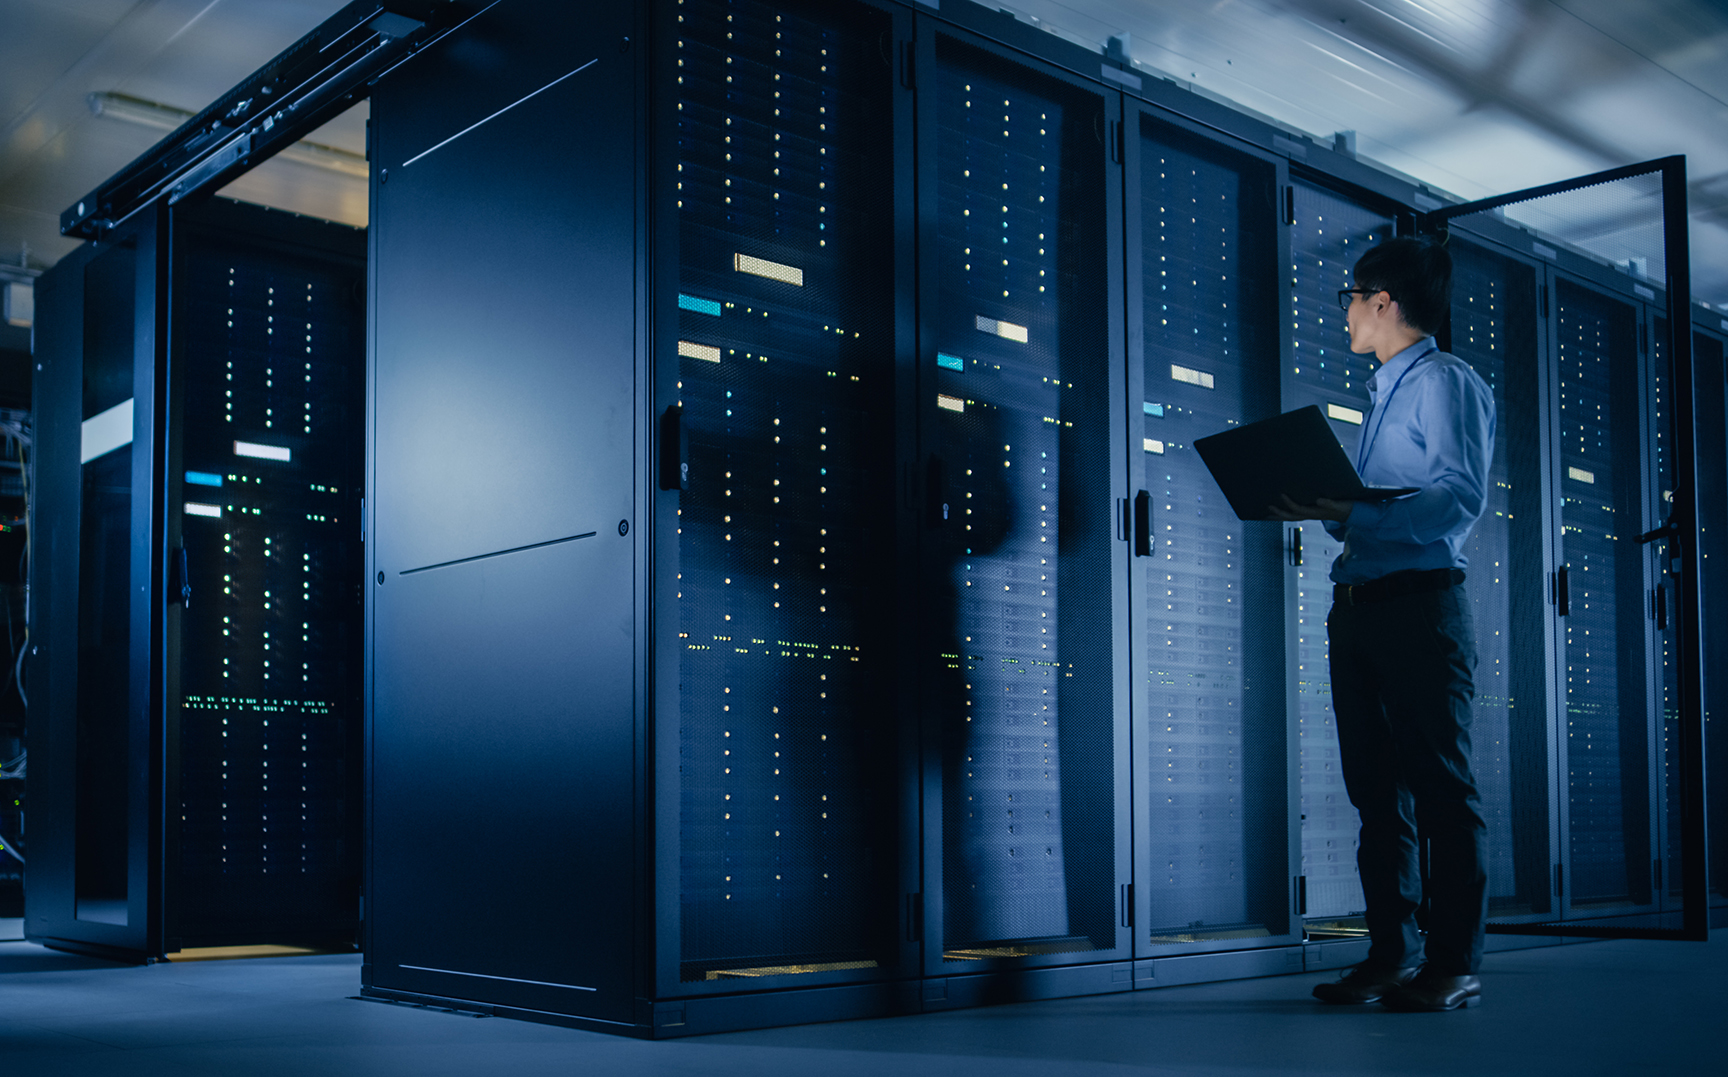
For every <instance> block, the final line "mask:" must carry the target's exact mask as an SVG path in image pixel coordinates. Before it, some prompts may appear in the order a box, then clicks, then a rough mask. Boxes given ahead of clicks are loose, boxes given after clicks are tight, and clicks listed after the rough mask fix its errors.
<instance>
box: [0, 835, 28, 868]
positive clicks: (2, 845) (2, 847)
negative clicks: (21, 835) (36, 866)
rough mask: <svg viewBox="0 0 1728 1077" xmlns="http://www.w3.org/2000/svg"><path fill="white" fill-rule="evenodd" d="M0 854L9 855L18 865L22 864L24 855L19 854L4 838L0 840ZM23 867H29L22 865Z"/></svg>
mask: <svg viewBox="0 0 1728 1077" xmlns="http://www.w3.org/2000/svg"><path fill="white" fill-rule="evenodd" d="M0 852H7V853H11V854H12V859H14V860H16V861H18V863H20V864H24V854H23V853H21V852H19V851H18V850H17V849H14V848H13V847H12V843H11V842H9V841H7V840H6V839H5V838H0ZM24 866H25V867H29V866H30V865H28V864H24Z"/></svg>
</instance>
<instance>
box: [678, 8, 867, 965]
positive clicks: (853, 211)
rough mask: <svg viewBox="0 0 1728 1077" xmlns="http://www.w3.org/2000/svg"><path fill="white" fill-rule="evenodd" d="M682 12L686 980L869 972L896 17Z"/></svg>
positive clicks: (835, 11)
mask: <svg viewBox="0 0 1728 1077" xmlns="http://www.w3.org/2000/svg"><path fill="white" fill-rule="evenodd" d="M677 12H678V14H677V21H676V40H675V41H674V42H671V43H669V44H671V45H672V47H673V48H675V49H676V51H677V56H678V65H679V66H678V72H679V73H678V87H677V91H678V100H677V109H676V114H677V115H676V122H677V125H678V164H677V170H678V175H677V183H678V191H677V210H678V229H679V231H678V239H679V252H680V253H679V262H678V268H677V274H678V276H677V282H676V292H673V291H672V289H671V288H667V289H665V290H664V292H663V294H662V296H661V298H662V301H664V302H667V303H671V302H673V301H674V300H675V301H676V303H677V305H678V307H679V318H680V321H679V339H678V341H677V342H676V346H675V350H674V346H673V345H672V344H670V343H668V344H666V345H665V346H664V347H663V348H662V350H661V358H662V361H663V362H676V363H677V364H678V370H679V383H678V389H679V402H680V403H681V404H682V405H683V408H684V418H685V427H686V430H687V431H688V439H689V464H690V471H689V483H688V486H687V488H686V489H685V490H684V491H683V493H682V494H680V495H679V496H680V506H681V508H680V517H679V534H678V555H679V566H680V567H679V585H678V586H679V593H678V631H679V635H680V642H681V643H683V644H684V646H685V650H684V658H683V662H682V668H681V678H682V683H681V697H680V704H679V707H680V710H679V717H680V722H681V741H680V744H681V755H682V801H681V809H680V810H681V819H680V824H679V826H680V829H679V834H680V839H679V840H680V848H681V851H682V860H681V872H680V877H679V887H680V894H681V907H682V953H681V957H680V961H681V975H682V977H683V979H685V980H687V981H689V980H718V979H729V978H757V977H761V976H768V975H782V974H797V973H809V972H816V971H823V970H834V969H856V968H868V967H873V966H876V965H877V964H878V959H879V957H880V955H881V951H882V947H883V945H884V939H885V938H888V937H891V934H892V932H893V930H894V925H895V923H896V914H897V905H896V902H895V901H894V897H893V894H892V893H891V892H890V888H892V887H893V886H894V882H895V878H894V859H893V856H892V849H893V843H894V841H895V839H896V837H897V835H896V833H895V828H896V825H897V824H896V822H895V817H894V813H893V811H892V808H891V805H892V804H893V803H894V795H893V792H892V790H893V788H894V784H893V779H894V776H893V775H892V773H891V772H890V760H891V759H892V753H893V742H894V737H895V729H896V717H895V714H894V711H893V708H892V700H893V695H892V690H891V678H892V674H893V669H892V666H891V664H890V655H891V648H892V643H891V635H890V634H891V632H892V631H893V626H892V624H891V622H890V621H889V612H890V611H889V602H890V599H891V596H892V588H891V586H890V580H891V576H890V567H891V561H892V557H893V544H894V537H893V536H894V532H893V521H892V515H893V511H894V505H893V500H892V487H891V485H890V483H891V481H892V479H891V476H892V461H893V458H894V454H893V441H892V436H893V429H894V419H893V415H892V411H891V405H892V399H893V398H892V384H893V357H894V356H893V348H894V337H893V327H894V308H893V288H894V281H893V262H892V258H891V252H892V249H893V243H894V228H893V219H892V216H891V211H892V189H893V173H892V171H891V162H892V154H893V143H892V135H893V127H892V124H891V123H889V122H888V121H887V119H886V116H887V97H888V94H889V92H890V88H891V79H892V71H891V69H890V68H889V66H888V63H887V60H886V56H887V55H888V50H887V48H886V46H885V44H884V42H885V41H886V39H887V31H888V29H889V24H888V19H887V16H886V15H884V14H883V13H881V12H879V11H875V10H873V9H869V8H866V7H864V6H862V5H854V4H850V3H844V2H837V0H824V2H822V3H819V4H818V3H796V2H776V3H768V2H761V0H731V2H728V0H688V2H686V3H683V4H680V5H679V6H678V9H677Z"/></svg>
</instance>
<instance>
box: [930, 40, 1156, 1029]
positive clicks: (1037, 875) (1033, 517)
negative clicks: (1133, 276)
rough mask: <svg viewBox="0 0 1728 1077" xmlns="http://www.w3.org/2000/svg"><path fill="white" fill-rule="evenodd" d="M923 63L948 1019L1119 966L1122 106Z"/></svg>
mask: <svg viewBox="0 0 1728 1077" xmlns="http://www.w3.org/2000/svg"><path fill="white" fill-rule="evenodd" d="M917 46H918V48H919V51H921V52H922V53H923V56H924V62H923V63H922V64H921V65H920V67H919V68H918V71H917V84H918V85H919V86H920V87H922V90H921V92H920V94H919V108H920V135H921V137H922V138H923V140H924V142H923V146H924V147H925V148H926V149H927V151H928V152H926V153H923V154H921V155H920V203H919V204H920V210H921V216H920V221H919V225H920V233H921V234H922V235H924V236H926V237H927V241H926V242H925V243H924V244H923V245H922V247H921V251H920V257H921V272H920V279H921V282H922V286H923V287H922V293H921V298H922V300H923V302H922V304H921V307H920V336H919V359H920V362H919V374H920V377H919V379H918V385H919V400H918V403H917V410H916V415H917V421H918V424H919V425H918V428H919V431H920V441H921V448H922V450H923V459H924V470H925V473H926V477H927V484H928V495H929V502H930V503H929V504H928V505H927V506H926V512H925V527H924V528H923V533H922V542H921V543H920V555H921V559H922V561H923V564H922V566H921V569H922V574H923V578H924V579H925V580H926V581H927V582H926V584H925V588H924V601H923V602H922V603H920V606H921V613H920V619H921V620H922V621H923V623H924V626H925V643H924V648H925V654H924V656H923V657H924V659H925V661H926V663H927V665H926V667H925V668H926V669H927V670H928V672H927V673H926V675H925V676H926V679H925V684H926V686H927V687H926V689H925V691H924V703H925V706H924V708H923V710H922V718H923V726H924V734H925V744H926V753H927V754H926V756H925V764H924V765H925V768H926V772H927V775H928V777H927V779H926V780H927V782H928V781H930V780H931V779H935V778H936V777H937V776H938V775H939V784H934V785H927V786H926V788H927V790H929V792H927V794H926V795H927V798H928V797H930V793H931V792H934V793H936V795H935V798H933V799H934V802H932V799H927V800H926V803H925V806H924V812H925V819H926V824H927V829H926V832H925V846H926V850H927V860H926V865H925V876H926V879H929V880H940V889H939V896H940V901H939V902H938V901H935V900H932V901H931V903H930V904H929V905H928V906H927V908H926V913H925V923H924V929H925V938H926V943H927V945H926V949H925V953H926V959H925V971H926V972H927V974H929V975H931V976H938V977H951V978H959V979H956V980H955V982H953V983H951V984H945V985H944V988H943V989H944V992H945V994H946V998H945V1000H944V1001H950V1002H955V1001H961V1000H964V999H965V998H966V997H967V992H968V990H969V988H970V985H974V984H982V983H984V982H985V981H980V980H969V979H965V978H966V977H968V976H976V975H984V974H987V973H988V972H990V971H993V970H997V969H1000V968H1003V967H1005V966H1007V967H1025V966H1028V965H1043V966H1073V965H1075V964H1077V963H1080V962H1087V963H1092V962H1099V961H1102V960H1106V959H1108V958H1111V957H1115V958H1117V959H1120V958H1122V957H1126V956H1127V951H1128V945H1129V940H1128V938H1127V937H1126V932H1125V931H1124V930H1123V925H1124V923H1125V920H1126V918H1127V917H1126V912H1127V910H1126V909H1125V908H1124V896H1125V893H1124V891H1123V890H1122V889H1121V885H1122V884H1126V883H1128V882H1129V881H1130V876H1129V873H1128V868H1127V865H1128V853H1129V850H1128V849H1127V843H1126V841H1125V840H1124V839H1125V838H1126V828H1125V827H1123V826H1122V825H1121V823H1122V820H1123V813H1124V810H1125V808H1126V804H1127V800H1126V797H1127V792H1128V789H1127V780H1126V779H1127V762H1128V760H1127V758H1126V743H1127V726H1126V722H1125V721H1124V720H1123V719H1124V718H1125V713H1124V712H1125V709H1126V708H1125V707H1123V706H1121V705H1120V704H1121V703H1122V702H1123V701H1122V700H1121V699H1120V698H1119V696H1118V692H1119V688H1118V683H1117V682H1118V680H1119V678H1118V677H1117V676H1116V672H1115V671H1116V669H1117V667H1118V665H1119V664H1120V661H1121V657H1122V656H1121V655H1120V653H1119V650H1120V647H1121V643H1122V642H1124V634H1123V633H1122V632H1121V631H1120V627H1121V625H1120V622H1121V621H1122V619H1123V614H1124V612H1125V611H1124V609H1123V607H1122V604H1121V598H1120V596H1122V595H1123V593H1124V590H1125V589H1124V587H1123V586H1122V584H1123V582H1124V575H1125V567H1126V566H1125V559H1124V556H1123V555H1124V553H1125V550H1124V548H1123V543H1122V542H1121V541H1120V539H1119V536H1118V534H1117V524H1116V521H1115V519H1114V510H1115V508H1116V505H1117V502H1118V499H1119V497H1120V495H1121V491H1122V490H1123V488H1124V485H1125V481H1124V477H1123V476H1122V473H1121V468H1122V462H1121V460H1120V457H1119V454H1118V453H1117V452H1116V451H1115V449H1116V445H1117V444H1119V442H1120V437H1119V433H1118V427H1119V424H1120V418H1119V414H1118V413H1119V409H1118V408H1116V407H1114V406H1113V405H1114V404H1115V402H1116V400H1117V399H1118V394H1119V392H1120V389H1119V388H1118V384H1117V383H1118V381H1119V379H1120V373H1119V371H1120V368H1121V360H1120V355H1121V352H1120V349H1121V344H1120V338H1119V337H1116V338H1115V339H1113V334H1112V333H1111V331H1110V327H1111V326H1112V325H1113V324H1117V323H1118V320H1119V309H1120V301H1119V299H1117V298H1115V297H1117V296H1119V295H1120V284H1119V277H1118V273H1119V271H1118V270H1117V269H1115V267H1116V266H1118V265H1119V264H1120V254H1119V251H1120V247H1119V246H1118V244H1119V243H1120V239H1119V238H1118V237H1119V233H1120V228H1119V226H1118V225H1116V224H1115V220H1116V211H1115V209H1114V207H1115V206H1117V205H1119V204H1120V194H1119V188H1118V187H1117V186H1116V183H1117V182H1118V181H1117V180H1116V179H1115V170H1114V169H1111V168H1109V167H1108V166H1109V162H1110V159H1111V156H1112V150H1111V148H1110V143H1111V141H1112V140H1113V138H1114V137H1116V136H1115V129H1116V128H1115V125H1116V124H1117V123H1118V122H1119V121H1118V119H1117V117H1118V116H1119V115H1120V111H1119V110H1120V105H1119V104H1118V102H1117V100H1116V99H1115V98H1114V96H1113V95H1110V94H1105V93H1100V92H1099V91H1098V90H1097V89H1095V88H1090V87H1086V86H1084V85H1080V84H1077V83H1076V82H1075V81H1074V80H1072V79H1069V78H1064V77H1062V76H1061V75H1059V74H1057V73H1055V72H1053V71H1049V70H1041V69H1039V68H1038V67H1036V66H1033V65H1028V64H1026V63H1023V62H1014V61H1011V60H1009V59H1007V58H1005V57H1003V56H1002V55H1001V54H1000V53H998V52H994V51H991V50H988V49H986V48H983V47H981V46H980V45H979V44H977V43H976V41H975V40H969V39H967V38H965V37H963V36H961V35H959V34H956V33H955V32H953V31H951V30H947V29H939V28H935V27H927V28H925V29H924V32H922V33H921V34H920V35H919V37H918V39H917ZM1106 629H1108V631H1106ZM929 663H933V665H931V664H929ZM937 790H939V792H936V791H937ZM1089 974H1091V975H1108V974H1109V973H1108V970H1107V969H1104V968H1102V967H1100V966H1096V965H1094V966H1093V968H1092V969H1091V970H1089ZM1057 975H1058V976H1060V975H1062V974H1057Z"/></svg>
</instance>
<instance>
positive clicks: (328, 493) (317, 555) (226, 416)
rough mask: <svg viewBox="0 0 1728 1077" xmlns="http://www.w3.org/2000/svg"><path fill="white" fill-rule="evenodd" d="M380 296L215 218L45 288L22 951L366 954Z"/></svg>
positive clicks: (244, 227) (325, 243) (200, 215)
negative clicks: (365, 498) (372, 386)
mask: <svg viewBox="0 0 1728 1077" xmlns="http://www.w3.org/2000/svg"><path fill="white" fill-rule="evenodd" d="M363 280H364V236H363V233H361V232H359V231H358V230H355V229H351V228H348V227H345V226H338V225H332V224H328V223H325V222H321V221H314V220H311V219H307V218H300V217H296V216H294V215H291V214H284V213H276V212H272V211H268V210H264V209H261V208H258V207H251V206H243V205H240V204H238V203H228V202H221V201H217V202H208V203H205V204H202V205H199V204H196V203H186V202H183V203H181V204H179V205H176V206H174V207H173V208H172V209H166V208H161V207H152V209H150V210H149V211H147V212H145V213H143V214H141V215H140V217H139V218H138V219H135V221H134V222H133V223H131V224H129V225H127V226H126V227H124V228H122V229H118V230H116V231H114V232H113V233H111V234H110V235H108V236H107V237H106V238H104V239H102V240H99V241H95V242H92V243H90V244H87V245H86V246H85V247H83V248H81V249H79V250H77V251H75V252H73V253H72V254H71V255H69V256H67V257H66V258H65V259H63V260H62V261H61V262H60V264H59V265H57V266H56V267H55V268H54V269H53V270H52V271H50V272H49V273H47V274H45V275H44V276H43V277H42V279H41V281H40V283H39V285H38V289H39V290H38V298H39V306H38V318H39V326H38V337H37V340H38V350H37V360H38V362H39V364H40V365H39V369H38V372H37V378H36V414H37V416H38V426H39V430H38V435H37V440H36V445H37V455H36V459H35V461H34V464H35V484H36V498H35V505H34V509H35V520H36V526H37V539H36V545H37V549H38V550H39V551H40V553H39V555H38V557H37V561H36V564H35V565H34V566H33V567H32V583H33V592H34V594H35V602H34V603H33V605H32V611H31V612H32V617H31V626H30V627H31V639H32V644H31V660H30V662H29V663H28V665H27V667H26V668H27V676H28V678H29V680H28V683H29V684H30V686H31V693H30V694H31V700H30V718H31V723H30V744H31V749H30V757H31V762H32V764H33V765H32V770H33V772H34V776H35V779H36V803H37V806H38V807H39V808H40V809H41V811H40V814H39V815H37V814H35V813H33V815H32V818H33V825H32V828H31V838H32V845H33V847H32V849H31V854H32V858H31V863H30V876H29V891H28V894H27V898H28V900H27V911H26V921H25V931H26V934H27V936H28V937H30V938H32V939H35V940H37V941H40V942H42V943H44V944H46V945H49V946H53V947H57V948H61V949H70V950H80V951H86V952H91V953H97V954H102V955H104V956H112V957H121V958H130V959H139V960H151V959H154V958H157V957H160V956H162V955H163V954H165V953H168V952H171V951H175V950H179V949H181V948H183V947H191V946H207V945H232V944H251V943H304V944H316V945H332V944H335V945H344V944H345V945H352V944H353V942H354V940H355V936H356V932H357V922H358V915H359V874H360V870H359V869H360V821H361V816H360V799H361V795H362V784H361V742H360V729H361V715H360V706H359V705H360V674H361V669H360V657H361V656H360V642H361V641H360V619H359V614H360V594H359V588H358V582H359V572H360V570H361V557H360V527H359V524H360V520H359V513H360V501H361V499H360V480H361V459H362V456H361V454H362V452H363V442H362V429H363V426H362V424H363V417H362V411H361V400H362V394H363V382H362V381H361V377H362V375H363V373H364V370H363V365H362V357H363V354H364V353H363V350H362V349H363V346H364V337H363V335H362V327H363V323H364V313H365V298H364V293H363V291H362V285H363Z"/></svg>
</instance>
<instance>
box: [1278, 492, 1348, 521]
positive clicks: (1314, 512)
mask: <svg viewBox="0 0 1728 1077" xmlns="http://www.w3.org/2000/svg"><path fill="white" fill-rule="evenodd" d="M1279 500H1281V501H1282V502H1283V504H1282V505H1267V506H1266V511H1267V512H1270V513H1271V514H1272V518H1273V519H1274V520H1283V521H1285V522H1286V523H1295V522H1296V521H1298V520H1336V521H1338V522H1339V523H1343V522H1344V521H1346V520H1348V519H1349V518H1350V510H1352V509H1354V508H1355V507H1356V502H1354V501H1334V500H1332V499H1331V498H1329V497H1323V498H1320V499H1319V500H1318V501H1316V502H1314V504H1312V505H1298V504H1297V503H1296V502H1294V501H1292V500H1290V495H1289V494H1281V495H1279Z"/></svg>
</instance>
